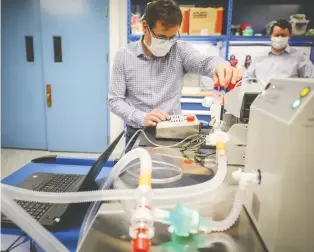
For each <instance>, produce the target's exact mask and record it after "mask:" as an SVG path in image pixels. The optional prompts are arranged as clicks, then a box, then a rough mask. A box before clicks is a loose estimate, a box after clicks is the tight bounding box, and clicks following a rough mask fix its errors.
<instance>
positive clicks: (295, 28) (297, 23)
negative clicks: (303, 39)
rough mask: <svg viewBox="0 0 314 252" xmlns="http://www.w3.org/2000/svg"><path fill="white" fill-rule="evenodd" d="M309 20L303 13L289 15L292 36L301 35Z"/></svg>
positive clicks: (303, 33) (304, 31)
mask: <svg viewBox="0 0 314 252" xmlns="http://www.w3.org/2000/svg"><path fill="white" fill-rule="evenodd" d="M308 23H309V20H306V18H305V14H295V15H292V16H290V24H291V26H292V35H293V36H303V35H305V33H306V28H307V25H308Z"/></svg>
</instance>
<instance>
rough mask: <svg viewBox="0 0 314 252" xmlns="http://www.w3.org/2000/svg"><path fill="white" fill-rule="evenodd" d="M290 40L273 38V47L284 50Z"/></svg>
mask: <svg viewBox="0 0 314 252" xmlns="http://www.w3.org/2000/svg"><path fill="white" fill-rule="evenodd" d="M288 40H289V38H288V37H272V38H271V46H272V47H273V48H275V49H277V50H281V49H284V48H286V47H287V45H288Z"/></svg>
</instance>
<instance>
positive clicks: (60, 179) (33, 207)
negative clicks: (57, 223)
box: [17, 174, 80, 221]
mask: <svg viewBox="0 0 314 252" xmlns="http://www.w3.org/2000/svg"><path fill="white" fill-rule="evenodd" d="M79 177H80V176H79V175H71V174H53V176H52V177H51V178H50V179H49V180H46V181H44V182H43V183H42V184H39V185H38V186H36V187H35V188H34V189H33V190H34V191H42V192H66V191H67V190H68V188H70V186H71V185H72V184H73V183H74V182H75V181H76V180H77V179H78V178H79ZM17 204H19V205H20V206H21V207H22V208H24V209H25V210H26V211H27V212H28V213H29V214H30V215H31V216H32V217H33V218H34V219H36V220H37V221H38V220H39V219H40V218H41V217H42V216H43V215H44V214H45V213H46V212H47V211H48V210H49V208H50V207H51V206H52V205H53V204H50V203H38V202H32V201H23V200H18V201H17Z"/></svg>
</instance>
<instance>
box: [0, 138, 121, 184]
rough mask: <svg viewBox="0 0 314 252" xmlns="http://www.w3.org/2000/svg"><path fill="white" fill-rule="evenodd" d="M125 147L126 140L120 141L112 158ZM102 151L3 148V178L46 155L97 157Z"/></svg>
mask: <svg viewBox="0 0 314 252" xmlns="http://www.w3.org/2000/svg"><path fill="white" fill-rule="evenodd" d="M123 149H124V141H120V142H119V145H118V146H117V147H116V148H115V150H114V152H113V153H112V155H111V158H117V157H119V156H120V154H121V152H122V151H123ZM99 154H100V153H68V152H49V151H42V150H21V149H5V148H1V179H3V178H5V177H7V176H8V175H10V174H11V173H13V172H14V171H16V170H18V169H19V168H21V167H22V166H24V165H25V164H27V163H29V162H30V161H31V160H32V159H34V158H37V157H42V156H46V155H60V156H67V157H92V158H97V157H98V156H99Z"/></svg>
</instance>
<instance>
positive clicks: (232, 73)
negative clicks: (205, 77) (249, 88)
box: [214, 64, 242, 87]
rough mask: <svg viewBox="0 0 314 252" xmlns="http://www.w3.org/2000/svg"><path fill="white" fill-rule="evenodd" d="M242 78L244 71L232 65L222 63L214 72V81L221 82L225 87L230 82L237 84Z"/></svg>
mask: <svg viewBox="0 0 314 252" xmlns="http://www.w3.org/2000/svg"><path fill="white" fill-rule="evenodd" d="M241 78H242V71H241V70H240V69H238V68H235V67H233V66H231V65H228V64H226V65H220V66H218V67H217V68H216V70H215V73H214V83H220V85H222V86H224V87H228V85H229V84H230V83H232V84H236V83H237V82H238V81H239V80H241Z"/></svg>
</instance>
